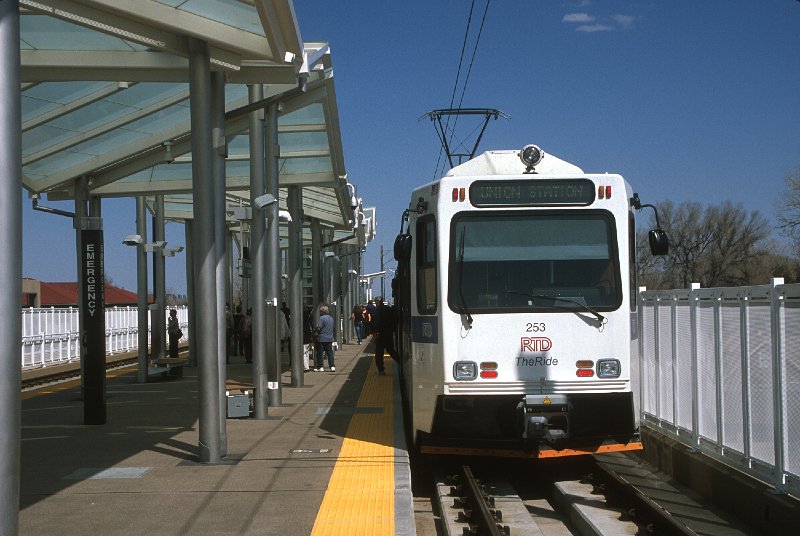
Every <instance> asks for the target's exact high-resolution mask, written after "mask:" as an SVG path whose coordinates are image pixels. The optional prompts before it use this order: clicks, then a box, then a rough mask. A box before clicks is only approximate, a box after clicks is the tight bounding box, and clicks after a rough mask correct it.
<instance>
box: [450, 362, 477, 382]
mask: <svg viewBox="0 0 800 536" xmlns="http://www.w3.org/2000/svg"><path fill="white" fill-rule="evenodd" d="M453 377H454V378H455V379H456V380H460V381H465V380H474V379H475V378H477V377H478V364H477V363H475V362H474V361H456V363H455V364H454V365H453Z"/></svg>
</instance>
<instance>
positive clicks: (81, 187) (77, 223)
mask: <svg viewBox="0 0 800 536" xmlns="http://www.w3.org/2000/svg"><path fill="white" fill-rule="evenodd" d="M74 189H75V217H74V218H73V219H72V228H73V229H75V252H76V254H75V261H76V263H77V264H76V272H75V273H76V274H77V278H76V279H77V287H78V303H83V279H82V278H83V269H82V266H83V264H82V261H81V256H80V254H79V253H78V252H79V251H81V222H82V221H83V219H84V218H86V216H87V215H88V211H87V207H86V198H87V197H88V195H87V194H86V178H85V177H80V178H78V179H75V181H74ZM84 329H85V328H84V326H83V316H82V315H80V314H78V333H83V330H84ZM83 350H84V349H83V346H82V345H78V358H79V360H80V364H81V400H83V398H84V393H83V389H84V385H83V384H84V381H85V380H86V374H85V373H84V365H85V363H84V357H85V356H84V353H83Z"/></svg>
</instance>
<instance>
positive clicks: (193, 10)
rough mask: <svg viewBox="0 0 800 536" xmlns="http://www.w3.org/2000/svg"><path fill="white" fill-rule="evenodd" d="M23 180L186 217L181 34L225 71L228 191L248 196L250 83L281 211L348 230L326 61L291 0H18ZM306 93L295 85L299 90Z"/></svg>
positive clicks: (38, 188)
mask: <svg viewBox="0 0 800 536" xmlns="http://www.w3.org/2000/svg"><path fill="white" fill-rule="evenodd" d="M20 7H21V25H20V28H21V37H20V47H21V59H22V68H21V78H22V88H21V89H22V116H23V117H22V147H23V149H22V164H23V185H24V187H25V188H26V189H27V190H28V191H29V192H31V193H37V194H38V193H44V194H46V195H47V196H48V197H49V198H52V199H69V198H72V197H73V196H74V188H75V184H76V180H77V179H80V178H82V177H86V178H87V179H88V180H87V183H88V185H89V186H88V187H89V192H90V193H91V194H92V195H97V196H101V197H110V196H116V197H119V196H131V197H132V196H139V195H150V196H152V195H153V194H157V193H161V194H164V195H165V201H166V204H165V206H166V211H167V217H168V218H171V219H176V220H180V219H186V218H191V217H192V196H191V192H192V165H191V158H192V155H191V128H190V114H189V83H188V80H189V63H188V55H189V53H188V50H187V46H188V45H187V42H188V41H190V39H188V38H190V37H196V38H199V39H202V40H204V41H206V42H207V43H208V45H209V54H210V57H211V69H212V71H220V72H222V73H224V77H225V81H226V86H225V110H226V125H225V135H226V140H227V154H228V156H227V160H226V171H227V178H226V191H227V192H228V197H229V199H228V200H229V202H230V203H232V204H247V201H248V200H249V197H250V194H249V184H250V166H249V140H248V128H249V119H248V115H247V114H245V113H241V112H237V110H238V109H240V108H242V107H243V106H245V105H247V104H248V89H247V86H248V85H249V84H261V85H263V88H264V94H265V97H274V98H277V99H279V100H280V110H281V111H280V112H279V120H278V142H279V145H280V147H281V152H280V155H281V157H280V178H279V184H280V186H281V189H282V190H281V204H282V205H283V206H284V207H285V188H286V187H287V186H289V185H298V186H301V187H302V189H303V195H302V197H303V209H304V212H305V214H306V215H307V216H309V217H312V218H318V219H319V220H321V221H322V222H323V223H325V224H327V225H330V226H334V227H338V228H340V229H348V228H350V229H351V228H352V219H353V213H352V209H351V208H350V206H349V205H350V202H349V199H350V197H349V195H348V194H347V184H346V183H347V181H346V178H345V177H346V170H345V167H344V158H343V153H342V145H341V134H340V132H339V124H338V111H337V107H336V95H335V90H334V85H333V72H332V68H331V62H330V53H329V50H328V47H327V45H326V44H324V43H303V42H302V40H301V38H300V31H299V28H298V26H297V21H296V17H295V14H294V9H293V6H292V3H291V1H290V0H137V1H136V2H119V1H115V0H70V1H64V0H62V1H59V0H35V1H34V0H20ZM300 87H301V88H303V90H299V89H298V88H300Z"/></svg>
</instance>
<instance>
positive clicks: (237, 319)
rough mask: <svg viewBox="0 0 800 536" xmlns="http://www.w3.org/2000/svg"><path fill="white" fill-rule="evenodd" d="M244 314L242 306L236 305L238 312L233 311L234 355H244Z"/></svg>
mask: <svg viewBox="0 0 800 536" xmlns="http://www.w3.org/2000/svg"><path fill="white" fill-rule="evenodd" d="M243 320H244V315H243V314H242V306H241V305H237V306H236V312H235V313H233V355H244V351H243V350H242V321H243Z"/></svg>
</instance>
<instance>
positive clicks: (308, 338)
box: [303, 307, 314, 372]
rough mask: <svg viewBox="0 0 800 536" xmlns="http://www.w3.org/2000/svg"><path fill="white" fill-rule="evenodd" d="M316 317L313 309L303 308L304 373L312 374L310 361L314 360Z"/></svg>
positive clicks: (312, 368)
mask: <svg viewBox="0 0 800 536" xmlns="http://www.w3.org/2000/svg"><path fill="white" fill-rule="evenodd" d="M313 341H314V316H313V315H312V314H311V307H304V308H303V372H311V371H312V370H314V367H312V366H310V360H311V359H313V358H314V345H313V344H312V343H313Z"/></svg>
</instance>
